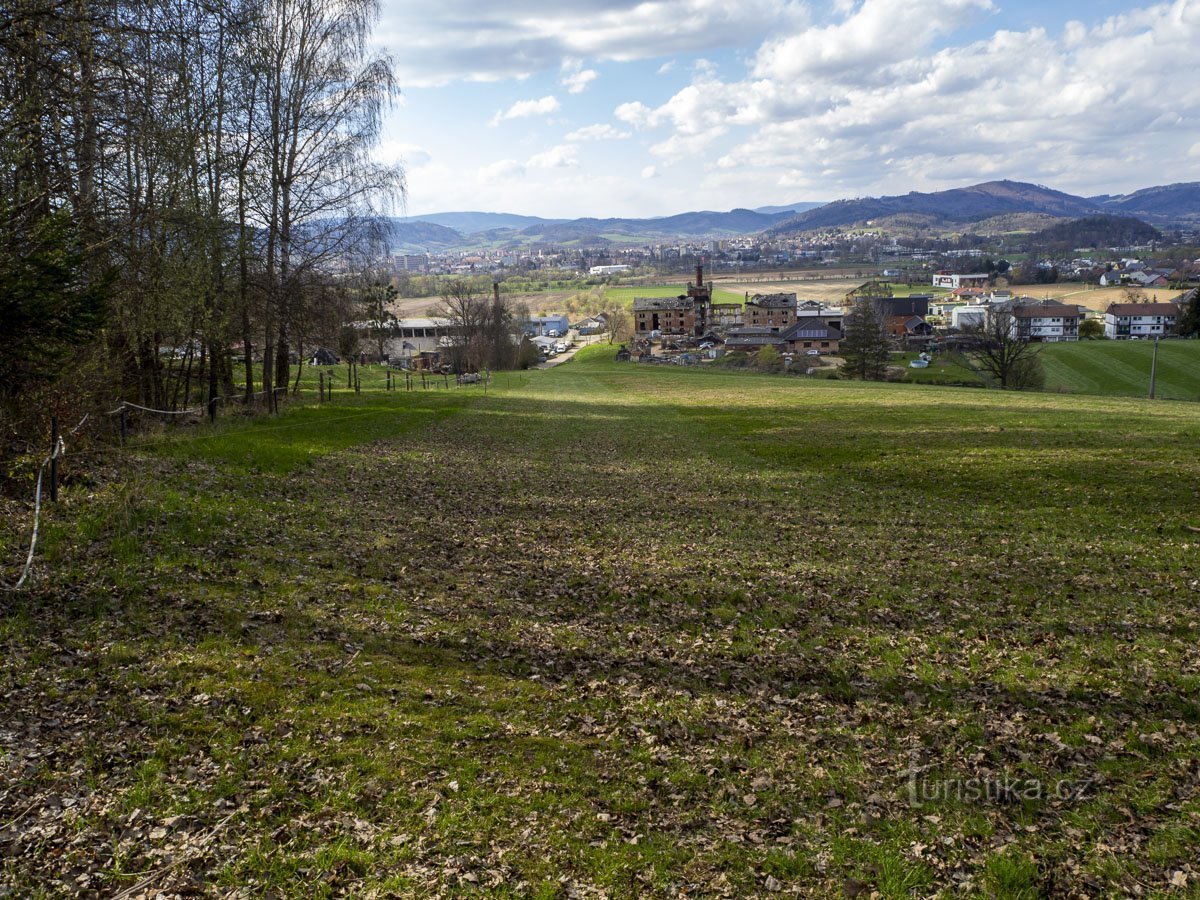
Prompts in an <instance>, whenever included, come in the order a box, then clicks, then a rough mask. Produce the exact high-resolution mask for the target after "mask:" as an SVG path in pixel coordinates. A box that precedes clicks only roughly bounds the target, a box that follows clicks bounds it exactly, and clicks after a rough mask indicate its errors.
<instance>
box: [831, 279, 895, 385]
mask: <svg viewBox="0 0 1200 900" xmlns="http://www.w3.org/2000/svg"><path fill="white" fill-rule="evenodd" d="M844 328H845V331H844V334H843V335H842V342H841V354H842V358H843V359H844V360H845V364H844V365H843V366H842V372H843V373H844V374H845V375H846V376H848V377H850V378H861V379H864V380H867V381H882V380H883V378H884V375H885V374H886V373H887V365H888V359H889V355H890V351H891V344H890V342H889V341H888V338H887V334H886V333H885V332H884V330H883V320H882V318H880V315H879V311H878V310H877V309H876V308H875V303H874V301H872V300H870V299H866V298H864V299H862V300H859V301H858V302H857V303H856V304H855V305H854V310H853V311H852V312H851V313H850V314H849V315H848V316H846V319H845V326H844Z"/></svg>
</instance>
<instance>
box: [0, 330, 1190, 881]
mask: <svg viewBox="0 0 1200 900" xmlns="http://www.w3.org/2000/svg"><path fill="white" fill-rule="evenodd" d="M363 371H364V374H365V373H367V370H366V369H364V370H363ZM451 383H452V382H451ZM379 384H380V381H379V379H378V377H368V378H365V379H364V385H365V387H366V389H364V391H363V393H362V394H359V395H352V394H350V393H349V392H346V391H344V390H340V391H339V393H338V395H337V397H336V398H335V400H334V402H333V403H332V404H326V405H323V406H320V407H318V406H316V405H313V404H312V403H311V402H308V401H304V400H300V401H291V402H290V403H289V404H288V406H289V408H288V409H286V411H285V412H284V413H283V414H282V415H280V416H279V417H277V418H274V419H267V418H258V419H242V418H240V417H230V418H229V419H227V420H223V421H221V422H219V423H218V424H217V426H216V427H215V428H213V427H211V426H209V425H207V424H199V423H197V424H191V425H183V426H178V427H176V428H173V429H171V430H167V431H163V432H161V433H153V434H152V433H144V434H143V435H142V436H140V437H138V438H136V439H135V440H134V441H132V442H131V444H130V445H129V446H128V447H126V448H124V449H119V448H114V449H111V450H99V451H96V452H93V453H90V454H82V453H80V454H76V455H73V456H72V455H69V456H68V457H67V459H66V461H65V463H64V468H65V471H66V475H67V483H66V485H65V487H64V489H63V492H62V497H61V501H60V502H59V503H58V504H57V505H54V506H50V507H48V508H47V509H46V511H45V516H44V520H43V523H42V527H43V542H42V545H41V548H40V550H39V556H38V562H37V564H36V572H35V581H34V584H33V587H32V588H31V589H29V590H26V591H24V592H22V593H18V594H11V593H0V893H7V894H11V895H12V896H20V897H26V896H34V897H37V896H71V895H76V894H80V895H88V896H115V895H121V896H133V895H155V894H156V893H157V892H160V891H161V892H164V893H167V894H196V893H199V894H210V895H227V894H237V895H248V896H249V895H252V896H296V897H300V896H303V897H329V896H355V897H365V896H405V897H407V896H471V895H477V894H478V895H488V896H509V897H523V896H530V897H547V898H548V897H589V896H609V897H630V898H632V897H656V896H662V897H667V896H696V897H700V896H704V897H708V896H727V897H746V896H766V895H770V894H775V893H784V894H798V895H801V896H809V897H830V896H851V897H855V896H860V897H863V898H866V897H868V896H875V895H878V896H881V897H889V898H890V897H896V898H899V897H913V896H930V895H934V894H939V893H941V894H944V895H946V896H950V895H953V896H970V897H1038V896H1045V897H1057V896H1126V895H1168V894H1170V895H1172V896H1196V895H1197V892H1198V891H1200V871H1197V862H1196V847H1197V844H1198V842H1200V762H1198V760H1200V612H1198V610H1197V605H1196V598H1197V595H1198V593H1200V570H1198V568H1197V564H1196V559H1197V557H1198V556H1200V512H1198V509H1200V491H1198V489H1197V485H1198V484H1200V456H1198V455H1197V453H1196V452H1195V451H1196V446H1197V441H1198V439H1200V406H1197V405H1194V404H1185V403H1155V404H1150V403H1146V402H1144V401H1137V400H1131V399H1121V398H1101V397H1088V396H1079V395H1076V396H1069V397H1068V396H1062V395H1057V394H1050V393H1044V394H1010V393H1003V392H998V391H984V390H978V389H969V388H938V389H932V388H929V387H924V386H919V385H905V384H896V385H888V384H882V385H877V384H861V383H850V382H841V381H820V380H803V379H794V378H784V377H769V376H758V375H753V374H748V373H742V372H728V371H718V370H684V369H676V368H672V367H643V366H638V365H635V364H630V363H625V364H618V363H616V362H614V361H612V349H611V348H610V347H607V346H599V347H593V348H587V349H584V350H582V351H580V352H579V354H578V355H577V357H576V358H575V359H573V360H572V361H570V362H568V363H566V364H564V365H562V366H559V367H557V368H555V369H553V370H551V371H546V372H530V373H512V374H505V375H501V376H498V377H497V378H496V379H495V380H494V381H493V383H492V384H491V385H490V386H489V388H488V390H487V392H486V393H485V392H484V391H483V390H482V387H480V386H476V387H470V388H462V389H456V388H453V387H451V388H446V389H441V390H436V391H435V390H428V391H417V392H411V393H409V392H385V391H382V390H380V389H379ZM310 394H311V392H310ZM3 502H4V504H5V508H4V510H3V511H4V514H5V519H6V521H8V522H10V523H11V525H12V526H21V527H10V528H6V529H5V530H3V531H0V561H2V562H3V574H4V577H5V579H6V580H11V576H12V573H13V572H15V571H16V570H17V569H18V568H19V566H20V562H21V561H22V560H23V554H24V551H25V548H26V546H27V545H26V544H25V541H26V540H27V537H28V532H27V531H26V530H25V528H27V526H28V524H29V510H28V509H27V508H26V507H25V506H24V505H23V504H18V503H17V502H15V501H13V500H5V501H3Z"/></svg>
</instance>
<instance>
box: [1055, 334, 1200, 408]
mask: <svg viewBox="0 0 1200 900" xmlns="http://www.w3.org/2000/svg"><path fill="white" fill-rule="evenodd" d="M1153 352H1154V342H1153V341H1077V342H1073V343H1063V344H1047V345H1046V346H1045V347H1044V348H1042V352H1041V360H1042V365H1043V366H1044V368H1045V371H1046V390H1048V391H1059V390H1061V391H1068V392H1071V393H1080V394H1109V395H1120V396H1129V397H1145V396H1147V394H1148V392H1149V389H1150V364H1151V356H1152V355H1153ZM1155 394H1156V396H1157V397H1159V398H1160V399H1163V400H1200V341H1183V340H1168V341H1159V344H1158V368H1157V375H1156V390H1155Z"/></svg>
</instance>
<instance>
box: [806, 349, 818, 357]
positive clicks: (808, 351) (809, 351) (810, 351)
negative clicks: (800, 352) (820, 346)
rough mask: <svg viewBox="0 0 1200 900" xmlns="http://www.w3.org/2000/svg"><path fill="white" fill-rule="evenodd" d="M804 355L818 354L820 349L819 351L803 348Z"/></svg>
mask: <svg viewBox="0 0 1200 900" xmlns="http://www.w3.org/2000/svg"><path fill="white" fill-rule="evenodd" d="M804 355H805V356H820V355H821V351H820V350H815V349H814V350H805V351H804Z"/></svg>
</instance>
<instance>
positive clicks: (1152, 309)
mask: <svg viewBox="0 0 1200 900" xmlns="http://www.w3.org/2000/svg"><path fill="white" fill-rule="evenodd" d="M1178 317H1179V307H1178V306H1177V305H1176V304H1174V303H1111V304H1109V307H1108V309H1107V310H1105V311H1104V335H1105V337H1108V338H1111V339H1112V340H1117V341H1127V340H1129V339H1130V338H1134V339H1136V338H1143V337H1146V338H1149V337H1161V336H1163V335H1167V334H1173V333H1174V331H1175V325H1176V323H1177V322H1178Z"/></svg>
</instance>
